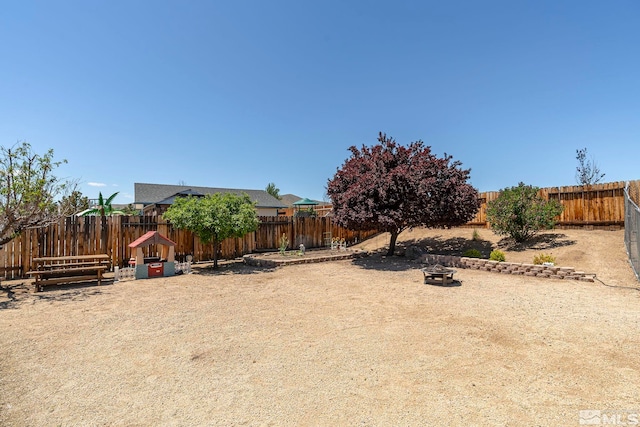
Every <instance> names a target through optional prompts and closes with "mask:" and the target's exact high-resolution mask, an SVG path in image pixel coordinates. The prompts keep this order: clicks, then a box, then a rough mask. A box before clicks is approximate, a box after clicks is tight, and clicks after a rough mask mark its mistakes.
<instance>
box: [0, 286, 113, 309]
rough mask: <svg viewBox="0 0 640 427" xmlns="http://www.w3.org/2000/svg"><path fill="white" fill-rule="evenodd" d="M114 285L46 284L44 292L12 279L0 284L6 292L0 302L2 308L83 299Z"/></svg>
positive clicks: (1, 290) (0, 289) (1, 288)
mask: <svg viewBox="0 0 640 427" xmlns="http://www.w3.org/2000/svg"><path fill="white" fill-rule="evenodd" d="M111 285H113V282H112V281H104V280H103V281H102V285H98V282H86V283H73V284H68V285H52V286H46V287H45V288H44V290H43V291H42V292H35V291H34V287H33V284H31V282H29V281H26V282H21V281H12V282H11V283H5V284H4V285H3V286H0V292H2V293H3V294H5V298H6V300H5V301H2V302H0V310H3V309H11V308H18V307H19V306H20V305H22V304H24V303H26V302H31V303H32V304H33V303H36V302H38V301H45V302H57V301H82V300H85V299H87V298H90V297H92V296H94V295H100V294H102V292H103V288H104V287H105V286H111Z"/></svg>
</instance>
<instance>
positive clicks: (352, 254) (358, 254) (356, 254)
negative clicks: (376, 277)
mask: <svg viewBox="0 0 640 427" xmlns="http://www.w3.org/2000/svg"><path fill="white" fill-rule="evenodd" d="M312 254H313V252H312V251H309V252H307V253H306V254H305V255H303V256H300V257H298V256H291V257H290V258H286V257H285V258H279V259H270V258H266V257H265V255H264V254H263V255H262V256H258V255H256V254H247V255H244V256H243V257H242V261H243V262H244V263H245V264H246V265H251V266H254V267H271V268H273V267H280V266H283V265H294V264H313V263H317V262H326V261H339V260H345V259H354V258H363V257H366V256H368V255H369V252H367V251H359V250H357V251H351V250H348V249H347V250H346V251H336V254H335V255H334V254H331V255H325V256H309V255H312ZM270 255H279V253H278V252H270V253H268V254H267V255H266V256H270Z"/></svg>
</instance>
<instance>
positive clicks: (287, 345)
mask: <svg viewBox="0 0 640 427" xmlns="http://www.w3.org/2000/svg"><path fill="white" fill-rule="evenodd" d="M471 233H472V230H469V229H454V230H446V231H442V230H414V231H411V232H407V233H403V235H401V238H400V242H401V243H402V244H403V245H405V246H409V245H418V246H422V247H429V248H430V249H431V250H436V249H437V250H440V251H445V252H446V251H447V250H453V249H451V248H452V246H455V244H467V243H468V242H466V241H465V239H470V238H471ZM480 234H481V237H482V238H483V239H486V240H483V241H482V242H481V243H482V244H484V245H485V246H486V247H489V246H494V247H499V246H500V245H502V247H503V248H506V246H505V243H504V241H502V240H501V239H499V238H498V237H496V236H494V235H493V234H492V233H491V232H490V231H487V230H480ZM553 234H554V236H553V238H541V239H540V240H539V241H538V242H537V243H536V244H535V245H533V246H531V247H529V248H517V247H513V248H511V249H506V253H507V260H508V261H514V262H531V257H532V256H533V254H536V253H539V252H540V251H541V250H542V251H553V253H554V255H556V257H557V259H558V263H559V264H562V265H567V266H572V267H576V268H580V269H583V270H589V271H593V272H595V273H597V275H598V278H599V279H600V280H602V282H603V283H602V282H595V283H585V282H577V281H572V280H548V279H540V278H531V277H523V276H515V277H514V276H508V275H503V274H495V273H489V272H481V271H474V270H460V269H459V270H458V272H457V273H456V275H455V279H456V282H455V283H454V285H455V286H433V285H425V284H423V275H422V273H421V272H420V267H421V265H420V264H419V263H417V262H416V261H415V260H411V259H409V258H407V257H384V256H382V255H381V254H380V253H375V254H374V255H372V256H370V257H367V258H361V259H355V260H343V261H331V262H326V263H317V264H303V265H292V266H286V267H279V268H275V269H268V268H260V267H252V266H245V265H242V264H240V263H233V262H230V263H225V264H223V265H222V267H221V268H220V270H219V271H215V272H214V271H212V270H210V269H208V268H196V269H195V273H194V274H190V275H182V276H175V277H171V278H156V279H148V280H137V281H134V280H131V281H123V282H118V283H115V284H107V285H103V286H94V285H75V286H61V287H53V288H47V290H46V291H45V292H41V293H37V294H36V293H33V292H32V289H31V287H30V286H28V285H27V284H26V283H27V281H26V280H25V281H11V282H3V286H4V292H3V294H2V296H0V360H1V361H2V363H1V364H0V425H3V426H45V425H47V426H48V425H53V426H75V425H78V426H114V425H118V426H119V425H126V426H147V425H153V426H158V425H162V426H165V425H166V426H187V425H188V426H191V425H193V426H236V425H250V426H253V425H265V426H298V425H322V426H325V425H348V426H353V425H363V426H398V425H406V426H414V425H415V426H423V425H425V426H427V425H428V426H431V425H464V426H469V425H477V426H490V425H500V426H504V425H513V426H521V425H527V426H529V425H540V426H547V425H548V426H557V425H563V426H573V425H575V426H577V425H579V413H580V411H581V410H603V411H605V410H608V411H623V410H625V411H635V412H637V413H640V400H639V399H638V396H640V357H639V355H640V334H639V332H640V292H638V289H637V287H638V282H637V281H636V279H635V276H634V275H633V272H632V271H631V269H630V267H629V265H628V262H627V261H626V254H625V251H624V244H623V234H622V232H621V231H598V230H594V231H582V230H558V231H554V232H553ZM456 242H457V243H456ZM385 243H386V237H385V236H380V237H377V238H374V239H371V240H370V241H367V242H363V243H362V244H361V245H359V247H360V248H362V249H367V250H376V249H380V248H381V247H382V246H383V245H384V244H385ZM436 246H437V248H436ZM520 258H521V259H520Z"/></svg>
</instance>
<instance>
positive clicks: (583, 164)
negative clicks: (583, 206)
mask: <svg viewBox="0 0 640 427" xmlns="http://www.w3.org/2000/svg"><path fill="white" fill-rule="evenodd" d="M576 159H577V160H578V166H577V167H576V181H578V184H580V185H592V184H597V183H599V182H600V181H601V180H602V178H604V175H605V174H603V173H601V172H600V168H599V167H598V165H597V164H596V162H595V160H593V159H591V160H588V159H587V149H586V148H583V149H581V150H576Z"/></svg>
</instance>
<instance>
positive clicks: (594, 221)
mask: <svg viewBox="0 0 640 427" xmlns="http://www.w3.org/2000/svg"><path fill="white" fill-rule="evenodd" d="M626 184H627V182H625V181H617V182H609V183H605V184H594V185H574V186H565V187H546V188H541V189H540V190H539V192H538V194H539V195H540V196H541V197H542V198H543V199H546V200H549V199H555V200H558V201H559V202H560V204H561V205H562V206H563V207H564V211H563V212H562V214H561V215H560V217H559V218H558V221H557V223H556V228H606V229H610V228H614V229H620V228H623V227H624V220H625V216H624V206H625V202H624V199H625V197H624V189H625V186H626ZM629 185H630V186H631V188H634V189H636V194H637V195H640V192H638V189H640V181H629ZM499 194H500V192H498V191H489V192H485V193H480V209H479V210H478V214H477V215H476V216H475V217H474V218H473V219H472V220H471V221H469V222H468V223H467V224H466V226H468V227H480V228H488V227H489V222H488V221H487V204H488V203H489V202H491V201H492V200H495V199H497V198H498V196H499Z"/></svg>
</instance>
